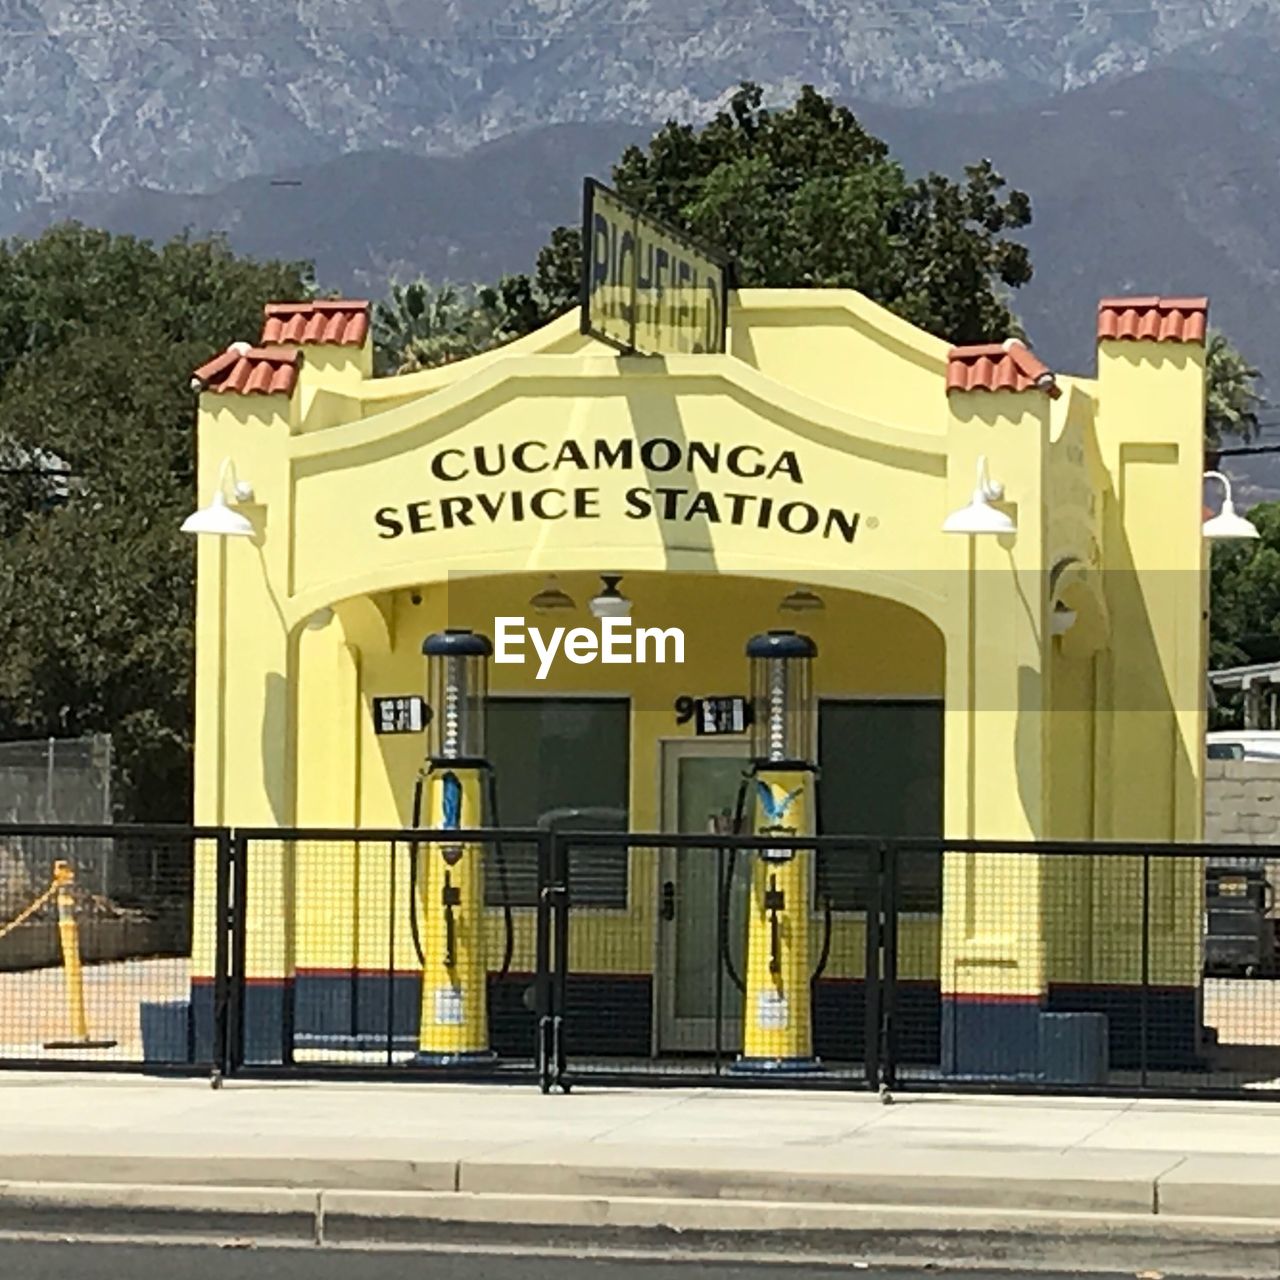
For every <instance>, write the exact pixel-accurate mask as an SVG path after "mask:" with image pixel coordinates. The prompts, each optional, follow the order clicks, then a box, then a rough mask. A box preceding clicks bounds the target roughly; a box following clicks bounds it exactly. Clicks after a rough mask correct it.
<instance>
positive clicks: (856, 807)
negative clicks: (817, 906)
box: [817, 700, 942, 911]
mask: <svg viewBox="0 0 1280 1280" xmlns="http://www.w3.org/2000/svg"><path fill="white" fill-rule="evenodd" d="M818 764H819V766H820V767H821V770H822V773H821V777H820V778H819V781H818V824H819V830H820V831H821V832H822V833H823V834H825V835H871V836H940V835H941V834H942V703H941V702H938V701H848V702H846V701H834V700H824V701H823V702H822V703H820V705H819V708H818ZM867 873H868V863H867V857H866V855H865V854H862V855H858V854H854V853H848V854H846V853H842V852H838V851H834V852H830V853H827V854H825V855H824V856H823V857H822V858H820V859H819V863H818V877H817V891H818V898H819V901H821V900H823V899H824V898H825V897H826V896H827V895H828V894H829V895H830V897H831V901H832V905H833V906H834V907H835V908H836V910H838V911H860V910H862V909H864V908H865V906H866V903H867ZM898 887H899V898H898V905H899V907H900V909H902V910H904V911H939V910H941V908H942V858H941V855H939V854H936V853H913V852H906V853H903V854H901V855H900V857H899V861H898Z"/></svg>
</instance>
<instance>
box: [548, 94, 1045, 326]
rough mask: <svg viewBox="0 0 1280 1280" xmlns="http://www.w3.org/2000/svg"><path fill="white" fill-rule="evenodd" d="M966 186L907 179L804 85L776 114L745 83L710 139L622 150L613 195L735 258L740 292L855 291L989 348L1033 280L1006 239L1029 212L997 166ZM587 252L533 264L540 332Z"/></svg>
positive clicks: (937, 178)
mask: <svg viewBox="0 0 1280 1280" xmlns="http://www.w3.org/2000/svg"><path fill="white" fill-rule="evenodd" d="M964 172H965V178H964V181H963V182H954V181H952V180H951V179H950V178H946V177H943V176H942V175H940V174H936V173H931V174H928V175H927V176H925V177H922V178H917V179H914V180H912V179H909V178H908V177H907V176H906V174H905V173H904V171H903V169H902V166H901V165H899V164H898V163H897V162H896V161H894V160H893V159H892V158H891V157H890V155H889V149H888V147H887V146H886V145H885V143H883V142H882V141H881V140H880V139H878V138H876V137H874V136H873V135H872V134H870V133H868V132H867V131H866V130H865V129H863V127H862V126H861V124H859V122H858V119H857V117H856V116H855V115H854V114H853V112H852V111H850V110H849V109H848V108H847V107H842V106H837V105H836V104H835V103H834V102H832V101H831V100H830V99H829V98H824V97H823V96H822V95H820V94H819V93H817V92H816V91H815V90H814V89H813V88H811V87H808V86H806V87H805V88H804V89H803V90H801V92H800V96H799V97H798V98H797V100H796V101H795V103H794V104H793V105H792V106H790V107H788V108H786V109H784V110H778V111H774V110H769V109H767V108H765V107H764V105H763V92H762V90H761V89H760V87H759V86H758V85H754V84H744V85H742V86H741V87H740V88H739V89H738V90H737V92H736V93H735V94H734V95H733V97H732V99H731V100H730V102H729V104H728V106H727V108H726V109H725V110H723V111H721V112H720V113H719V114H718V115H717V116H716V117H715V119H713V120H712V121H711V122H710V123H709V124H707V125H706V126H705V127H703V128H701V129H695V128H694V127H693V126H691V125H686V124H678V123H676V122H675V121H672V122H670V123H668V124H667V125H665V126H664V127H663V128H662V129H661V130H659V132H658V133H657V134H656V135H655V136H654V138H653V140H652V141H651V142H650V143H649V145H648V147H647V148H641V147H630V148H628V149H627V151H626V152H624V154H623V156H622V158H621V159H620V160H619V162H618V163H617V165H615V166H614V169H613V184H614V186H615V188H616V189H617V191H618V193H619V194H620V195H621V196H622V197H623V198H624V199H626V200H628V201H630V202H632V203H633V204H635V205H637V206H638V207H639V208H641V209H642V210H645V211H647V212H649V213H651V214H654V215H655V216H657V217H659V218H662V219H663V220H665V221H667V222H669V223H672V224H674V225H676V226H678V227H680V228H682V229H683V230H685V231H686V232H688V233H690V234H691V235H693V236H696V237H698V238H699V239H701V240H703V241H705V242H707V243H709V244H712V245H715V246H718V247H719V248H721V249H723V250H725V251H726V252H728V253H729V254H730V255H732V257H733V258H734V259H735V261H736V264H737V271H738V282H739V284H740V285H742V286H746V287H753V286H760V287H775V288H790V287H797V286H804V285H821V286H839V287H846V288H852V289H857V290H859V291H860V292H862V293H864V294H866V295H867V296H868V297H870V298H872V299H874V300H875V301H877V302H880V303H882V304H884V305H885V306H886V307H888V308H889V309H890V310H891V311H894V312H896V313H897V314H898V315H900V316H902V317H903V319H905V320H909V321H911V322H912V323H913V324H917V325H919V326H921V327H922V328H924V329H927V330H928V331H930V332H931V333H935V334H938V335H939V336H941V337H944V338H947V339H948V340H950V341H952V342H957V343H964V342H986V341H992V340H995V339H1000V338H1004V337H1006V336H1008V335H1009V334H1010V332H1011V331H1012V329H1013V325H1014V321H1013V316H1012V314H1011V312H1010V310H1009V307H1008V305H1007V303H1006V300H1005V299H1006V293H1007V290H1010V289H1015V288H1017V287H1018V286H1020V285H1023V284H1026V283H1027V281H1028V280H1030V279H1031V262H1030V259H1029V257H1028V254H1027V250H1026V248H1025V246H1023V245H1021V244H1019V243H1017V242H1016V241H1015V240H1012V239H1010V238H1009V233H1011V232H1016V231H1019V230H1021V229H1022V228H1023V227H1026V226H1027V225H1028V224H1029V223H1030V221H1031V202H1030V200H1029V199H1028V198H1027V196H1026V195H1025V193H1023V192H1021V191H1006V190H1005V181H1004V179H1003V178H1002V177H1001V176H1000V175H999V174H998V173H997V172H996V170H995V169H994V168H993V167H992V165H991V163H990V162H989V161H987V160H982V161H979V162H977V163H975V164H971V165H968V166H966V167H965V171H964ZM581 252H582V249H581V235H580V233H579V232H578V231H577V230H576V229H573V228H569V227H560V228H558V229H557V230H556V231H555V232H553V234H552V237H551V240H550V241H549V242H548V244H547V245H546V246H545V247H544V248H543V250H542V252H541V253H540V254H539V257H538V262H537V268H536V270H535V273H534V275H533V277H532V279H530V280H527V281H526V284H525V286H524V287H525V290H526V292H527V293H528V295H529V296H530V297H532V298H533V299H534V300H535V301H536V303H537V304H538V308H537V315H536V323H537V324H541V323H545V321H546V320H548V319H550V318H551V317H552V316H554V315H556V314H558V313H560V312H562V311H564V310H567V309H568V308H569V307H571V306H573V305H574V304H575V303H576V302H577V300H578V279H579V265H578V264H579V262H580V259H581ZM531 319H532V317H531ZM529 327H536V325H535V324H533V323H530V325H529Z"/></svg>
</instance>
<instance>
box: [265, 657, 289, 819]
mask: <svg viewBox="0 0 1280 1280" xmlns="http://www.w3.org/2000/svg"><path fill="white" fill-rule="evenodd" d="M262 708H263V710H262V754H261V760H262V771H263V778H262V783H263V788H262V789H263V792H264V793H265V795H266V797H267V803H268V804H270V806H271V816H272V818H273V819H274V820H275V824H276V825H277V826H280V827H287V826H290V825H291V824H292V821H293V819H292V816H291V814H290V813H289V797H288V786H287V779H288V776H289V762H288V761H287V760H286V759H285V754H286V752H287V751H288V750H289V733H288V723H289V685H288V681H287V680H286V679H285V677H284V676H282V675H279V674H278V673H276V672H271V673H269V674H268V675H267V679H266V689H265V696H264V697H263V700H262Z"/></svg>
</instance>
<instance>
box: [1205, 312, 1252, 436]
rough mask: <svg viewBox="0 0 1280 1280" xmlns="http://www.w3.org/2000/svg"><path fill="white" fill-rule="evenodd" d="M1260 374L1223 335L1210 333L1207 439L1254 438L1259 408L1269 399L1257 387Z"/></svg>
mask: <svg viewBox="0 0 1280 1280" xmlns="http://www.w3.org/2000/svg"><path fill="white" fill-rule="evenodd" d="M1260 376H1261V375H1260V373H1259V371H1258V370H1257V369H1255V368H1254V367H1253V366H1252V365H1251V364H1250V363H1249V362H1248V360H1246V359H1245V358H1244V356H1243V355H1241V354H1240V352H1239V351H1237V350H1236V348H1235V347H1234V346H1232V344H1231V342H1230V341H1229V340H1228V339H1227V337H1226V336H1225V335H1224V334H1221V333H1210V334H1209V341H1208V344H1207V346H1206V347H1205V415H1204V434H1205V440H1206V441H1207V442H1208V443H1209V444H1210V445H1219V444H1221V443H1222V438H1223V436H1237V437H1238V438H1240V439H1241V440H1246V441H1247V440H1252V439H1253V437H1254V436H1255V435H1256V434H1257V431H1258V410H1259V409H1261V408H1263V407H1264V406H1265V404H1266V401H1265V400H1264V399H1263V398H1262V396H1261V395H1260V394H1259V392H1258V389H1257V382H1258V378H1259V377H1260Z"/></svg>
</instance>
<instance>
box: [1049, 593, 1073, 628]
mask: <svg viewBox="0 0 1280 1280" xmlns="http://www.w3.org/2000/svg"><path fill="white" fill-rule="evenodd" d="M1075 622H1076V611H1075V610H1074V609H1069V608H1067V606H1066V605H1065V604H1063V603H1062V602H1061V601H1058V603H1056V604H1055V605H1054V606H1053V612H1052V613H1051V614H1050V615H1049V632H1050V634H1051V635H1055V636H1065V635H1066V634H1067V632H1068V631H1070V630H1071V628H1072V627H1073V626H1075Z"/></svg>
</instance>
